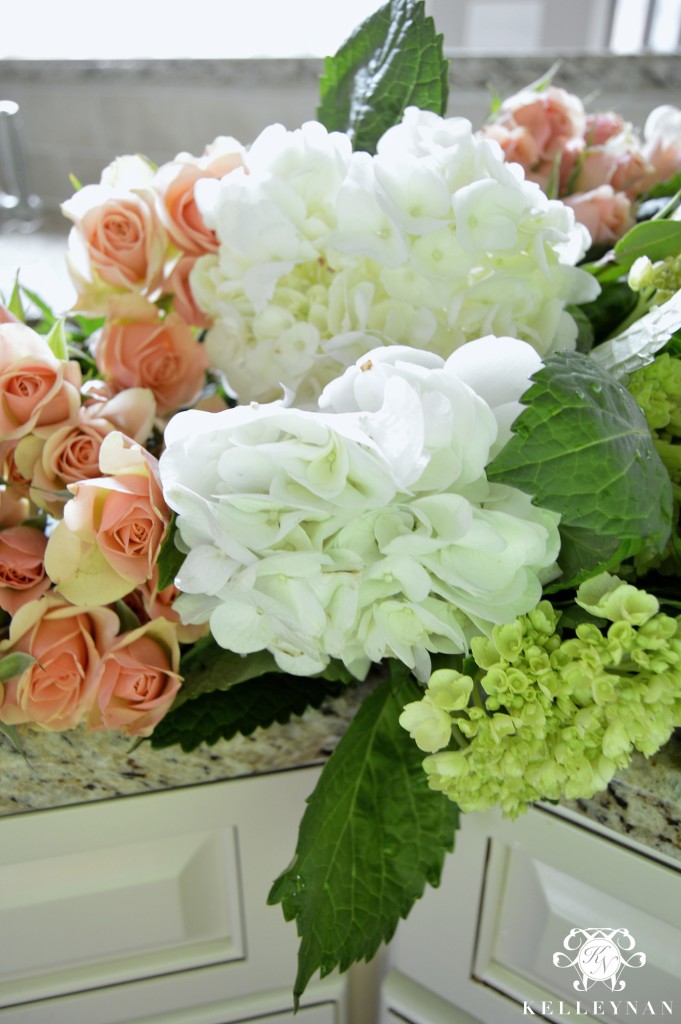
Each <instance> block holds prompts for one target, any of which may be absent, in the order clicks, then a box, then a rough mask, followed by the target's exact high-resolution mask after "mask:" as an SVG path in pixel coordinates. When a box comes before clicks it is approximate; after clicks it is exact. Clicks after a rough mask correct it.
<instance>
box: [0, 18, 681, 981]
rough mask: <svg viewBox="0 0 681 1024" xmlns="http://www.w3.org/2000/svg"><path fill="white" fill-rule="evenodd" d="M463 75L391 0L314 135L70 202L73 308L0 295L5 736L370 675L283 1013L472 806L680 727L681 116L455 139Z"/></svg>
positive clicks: (556, 102)
mask: <svg viewBox="0 0 681 1024" xmlns="http://www.w3.org/2000/svg"><path fill="white" fill-rule="evenodd" d="M388 39H389V40H390V45H388V44H387V42H386V41H387V40H388ZM446 82H447V63H446V62H445V61H444V60H443V59H442V54H441V38H440V37H439V36H437V35H436V34H435V30H434V26H433V23H432V20H431V19H430V18H427V17H425V15H424V11H423V4H422V3H420V2H417V0H391V2H390V3H388V4H387V5H386V6H385V7H384V8H382V9H381V10H380V11H378V12H377V13H376V14H375V15H373V16H372V17H371V18H370V19H369V20H368V21H367V22H365V23H364V24H363V25H362V26H361V27H360V29H359V30H357V32H356V33H355V34H354V35H353V36H352V37H351V39H350V40H349V41H348V42H347V43H346V44H345V45H344V47H342V48H341V50H340V51H339V53H338V54H337V55H336V56H335V57H334V58H331V59H329V60H328V61H327V64H326V67H325V74H324V77H323V79H322V83H321V103H320V107H319V112H318V118H319V119H318V120H317V121H315V122H309V123H307V124H305V125H303V126H302V128H300V129H298V130H295V131H287V130H285V129H284V128H283V127H282V126H272V127H270V128H268V129H266V130H265V131H264V132H263V133H262V134H261V135H260V136H259V137H258V138H257V139H256V140H255V141H254V142H253V144H252V145H251V146H249V147H244V146H242V145H240V144H239V143H237V142H236V141H235V140H233V139H231V138H227V137H222V138H219V139H217V140H215V142H213V143H212V144H211V145H210V146H209V147H208V148H207V149H206V152H205V153H204V154H203V155H202V156H200V157H194V156H191V155H190V154H186V153H184V154H180V155H179V156H178V157H176V159H175V160H173V161H171V162H169V163H168V164H165V165H164V166H162V167H160V168H155V167H153V166H152V165H151V164H150V163H149V162H148V161H147V160H145V159H144V158H142V157H139V156H136V157H121V158H119V159H117V160H116V161H114V163H113V164H112V165H110V166H109V167H108V168H106V170H105V171H104V173H103V175H102V179H101V181H100V183H99V184H96V185H85V186H84V187H80V186H78V188H77V190H76V192H75V195H74V196H73V198H72V199H70V200H69V201H68V202H67V203H65V204H64V213H65V214H66V216H67V217H68V218H69V219H70V220H71V221H72V228H71V233H70V236H69V243H68V254H67V260H68V264H69V267H70V270H71V274H72V277H73V280H74V283H75V285H76V288H77V293H78V295H77V300H76V305H75V309H74V310H72V311H70V313H69V314H68V318H67V319H66V320H63V319H58V318H56V317H55V316H54V315H53V314H52V313H51V311H50V310H48V309H46V308H45V307H44V305H42V304H41V303H40V300H39V299H38V298H37V297H36V296H33V295H31V294H30V293H26V290H25V289H24V290H23V293H25V294H26V295H27V297H28V298H29V299H30V300H32V301H33V302H34V303H36V302H37V303H38V305H39V308H40V310H41V317H40V319H39V323H38V324H37V325H35V326H36V328H37V329H33V328H31V327H29V326H27V325H26V324H25V323H24V322H22V321H23V320H24V319H25V317H24V312H23V308H22V289H21V288H20V286H18V285H17V287H16V288H15V291H14V294H13V295H12V296H11V298H10V301H9V303H8V309H6V310H4V311H3V313H2V319H3V321H4V322H3V323H2V324H0V425H1V426H0V429H1V438H0V457H1V459H2V463H3V483H2V486H1V487H0V608H2V609H3V610H4V614H5V626H4V627H3V634H2V639H0V688H1V689H2V698H1V700H0V723H1V724H2V725H1V727H2V729H3V731H4V732H6V734H7V735H8V736H9V737H10V739H12V740H13V741H14V742H15V743H16V744H18V745H19V744H20V742H21V731H20V727H24V726H27V727H35V728H41V729H48V730H69V729H74V728H81V729H85V730H86V731H87V730H101V729H117V730H122V731H123V732H125V733H127V734H128V735H130V736H134V737H137V738H138V741H142V740H143V739H148V741H149V742H150V743H151V745H152V746H154V747H163V746H167V745H171V744H173V743H180V744H181V745H182V747H183V748H184V749H186V750H190V749H193V748H194V747H195V746H197V745H198V744H200V743H201V742H204V741H206V742H214V741H215V740H216V739H217V738H218V737H220V736H226V737H229V736H231V735H233V734H234V733H235V732H236V731H238V730H239V729H240V728H243V729H246V728H247V725H248V726H250V727H251V728H252V726H253V724H260V725H264V726H266V725H268V724H270V723H271V722H273V721H274V720H275V719H277V720H280V721H281V720H282V719H283V718H284V719H285V718H286V717H287V716H289V715H291V714H292V713H298V712H299V711H300V710H301V709H302V708H304V707H305V706H307V705H311V706H319V704H320V703H321V701H322V700H323V699H324V697H325V696H326V695H327V694H329V693H335V692H338V690H339V688H342V687H344V686H350V685H353V683H356V682H357V681H360V680H364V679H365V678H367V676H369V675H370V673H375V674H376V675H377V682H376V685H375V687H373V689H372V690H371V692H370V694H369V696H368V697H367V698H366V699H365V700H364V701H363V703H362V705H361V707H360V709H359V711H358V713H357V715H356V717H355V719H354V720H353V722H352V724H351V725H350V727H349V729H348V731H347V733H346V735H345V736H344V737H343V739H342V740H341V743H340V745H339V746H338V748H337V750H336V751H335V753H334V754H333V756H332V757H331V759H330V760H329V762H328V764H327V765H326V766H325V768H324V771H323V773H322V775H321V778H320V781H319V784H318V786H317V788H316V790H315V793H314V794H313V796H312V798H311V800H310V802H309V806H308V809H307V811H306V813H305V816H304V819H303V821H302V823H301V829H300V838H299V845H298V849H297V851H296V856H295V859H294V862H293V864H292V865H291V867H290V868H288V869H287V870H286V871H284V872H283V874H282V875H281V876H280V878H279V879H278V880H277V881H276V882H275V884H274V886H273V889H272V892H271V893H270V900H271V901H272V902H278V903H281V904H282V907H283V911H284V914H285V915H286V917H287V918H295V919H296V922H297V926H298V930H299V933H300V935H301V947H300V958H299V972H298V977H297V979H296V983H295V996H296V999H298V998H299V997H300V994H301V993H302V991H303V990H304V988H305V985H306V984H307V982H308V981H309V979H310V977H311V976H312V974H313V973H314V972H315V971H316V970H317V969H320V970H321V972H322V974H326V973H328V971H330V970H331V969H333V968H334V967H336V966H340V968H341V969H345V968H346V967H348V966H349V965H350V964H351V963H352V962H354V961H356V960H359V959H362V958H369V957H371V956H372V955H373V953H374V952H375V951H376V949H377V947H378V945H379V943H380V942H381V941H384V940H387V939H389V938H390V936H391V935H392V933H393V931H394V929H395V927H396V925H397V922H398V920H399V918H400V917H401V916H405V915H406V914H407V913H408V912H409V909H410V908H411V906H412V904H413V903H414V901H415V900H416V899H418V898H419V896H420V895H421V893H422V892H423V888H424V885H425V884H426V882H430V883H432V884H437V881H438V878H439V872H440V869H441V866H442V861H443V858H444V855H445V853H446V851H447V850H449V849H451V848H452V846H453V843H454V835H455V830H456V827H457V821H458V810H459V809H461V810H463V811H474V810H477V809H482V808H486V807H489V806H492V805H499V806H500V807H501V808H502V810H503V811H504V812H505V813H506V814H509V815H516V814H519V813H520V812H521V811H522V810H523V809H524V808H525V807H526V806H527V805H528V804H529V803H531V802H533V801H536V800H542V799H546V800H553V801H556V800H560V799H561V798H562V797H568V798H570V797H576V796H590V795H592V794H593V793H595V792H597V791H598V790H600V789H602V788H603V787H605V786H606V785H607V783H608V782H609V780H610V779H611V778H612V776H613V774H614V773H615V772H616V771H618V770H620V769H622V768H623V767H625V766H626V765H627V763H628V762H629V759H630V757H631V755H632V753H633V751H635V750H638V751H641V752H642V753H643V754H645V755H649V754H651V753H653V752H654V751H655V750H657V749H659V747H660V746H661V745H662V744H664V743H666V742H667V740H668V739H669V738H670V736H671V734H672V732H673V729H674V728H675V726H677V725H679V724H681V669H680V668H679V665H681V661H680V658H681V616H680V615H679V611H680V608H681V606H680V603H679V599H678V594H677V590H676V584H677V581H678V576H679V571H680V570H679V566H680V558H681V546H680V545H681V541H680V540H679V533H678V502H679V497H680V496H681V458H680V457H679V452H680V451H681V447H680V446H679V440H680V439H681V412H680V409H681V405H680V401H679V400H680V397H681V351H680V350H679V342H678V339H677V332H678V331H679V330H680V329H681V302H680V301H679V294H680V288H681V265H680V264H679V259H680V256H679V253H680V252H681V224H679V222H678V221H677V220H675V219H674V217H675V213H676V209H677V206H678V203H679V198H680V193H677V191H676V186H677V184H678V182H677V181H676V179H675V178H674V175H675V174H678V172H679V169H680V168H681V134H680V133H678V132H676V131H675V127H674V126H675V125H676V123H677V121H678V118H679V117H681V114H679V113H678V112H673V111H671V110H670V109H669V108H665V109H664V110H663V111H662V112H660V111H658V112H656V113H653V114H652V115H651V117H650V119H649V121H648V124H647V126H646V129H645V133H644V138H645V143H644V144H639V143H638V142H637V141H635V140H636V138H637V137H636V136H635V135H634V134H633V129H630V128H629V127H627V126H625V125H624V124H623V123H622V122H621V119H618V117H617V116H616V115H614V114H612V115H611V114H607V115H595V116H593V117H590V116H587V115H586V114H584V110H583V107H582V106H581V103H580V101H579V100H578V99H577V98H576V97H570V96H568V95H567V94H565V93H563V92H561V91H559V90H557V89H556V88H555V87H553V86H552V85H551V84H550V83H549V82H544V83H539V84H538V85H537V86H535V87H532V88H531V89H530V90H528V91H527V92H525V93H523V94H521V95H520V96H517V97H514V98H512V99H511V100H508V101H506V102H504V103H501V104H500V105H499V106H498V109H497V111H496V113H495V114H494V115H493V118H492V120H491V122H490V123H489V124H488V125H487V126H485V127H484V128H483V129H482V130H481V131H479V132H474V131H473V129H472V127H471V125H470V124H469V123H468V122H467V121H465V120H463V119H461V118H456V117H454V118H447V117H445V116H444V113H445V104H446V98H447V95H446V93H447V90H446ZM632 140H633V141H632ZM627 147H628V148H627ZM665 177H671V182H667V183H666V184H665V183H660V182H661V179H663V178H665ZM653 181H655V182H657V185H656V186H655V188H653V185H652V182H653ZM76 184H77V183H76ZM603 189H606V190H609V191H608V196H609V197H610V198H613V197H614V196H616V195H620V194H621V195H622V196H624V199H620V200H618V202H619V203H620V206H621V208H622V209H624V205H623V204H624V202H625V200H626V204H627V205H626V216H625V217H622V218H620V219H619V220H618V222H617V225H616V224H615V223H614V221H613V220H612V218H609V219H608V218H606V220H605V221H604V220H599V222H598V227H597V228H596V227H594V223H593V222H592V221H590V220H588V218H586V217H585V216H584V210H585V203H581V202H577V199H578V198H579V197H580V196H581V197H583V196H584V195H586V196H587V197H588V196H589V195H590V193H592V192H594V191H595V192H596V193H598V194H599V196H601V197H603V196H604V195H605V193H604V192H603V191H602V190H603ZM620 190H621V193H620ZM653 192H654V193H655V194H654V195H653ZM611 193H612V195H611ZM651 197H652V199H656V198H657V200H658V201H657V203H656V205H655V207H654V210H653V211H652V212H651V207H650V204H649V203H648V199H649V198H651ZM660 197H661V199H660ZM634 211H638V214H639V215H640V216H643V214H644V213H645V212H646V211H647V212H648V215H649V219H648V220H642V221H641V223H638V224H635V225H633V226H630V223H631V221H632V219H633V216H634ZM580 219H581V220H582V221H584V220H586V221H587V224H588V225H589V224H590V225H591V228H592V234H591V235H589V232H588V231H587V228H586V227H585V225H584V223H580ZM616 219H617V218H616ZM606 222H607V226H605V227H604V224H606ZM625 228H628V230H624V229H625ZM599 231H600V234H599V233H598V232H599ZM608 232H609V234H608ZM615 238H617V241H615ZM613 241H615V244H614V248H612V249H608V250H607V252H605V253H604V254H601V255H599V256H598V258H596V256H595V255H594V249H593V248H590V246H591V243H592V242H596V243H602V242H608V243H609V242H613ZM379 667H380V670H381V671H380V672H379V671H377V670H378V669H379ZM245 688H247V689H248V693H249V701H248V712H244V711H243V704H242V699H241V694H242V693H243V692H244V689H245ZM254 709H255V710H254ZM254 716H255V719H257V722H255V723H254ZM330 850H333V851H335V854H334V855H333V856H332V855H331V854H330V852H329V851H330ZM358 877H361V878H362V886H359V887H358V886H356V885H355V884H354V880H355V879H356V878H358ZM329 894H331V895H329ZM337 907H343V911H342V917H341V916H340V912H339V911H337V910H336V908H337ZM377 908H378V909H377ZM349 923H351V924H352V927H349Z"/></svg>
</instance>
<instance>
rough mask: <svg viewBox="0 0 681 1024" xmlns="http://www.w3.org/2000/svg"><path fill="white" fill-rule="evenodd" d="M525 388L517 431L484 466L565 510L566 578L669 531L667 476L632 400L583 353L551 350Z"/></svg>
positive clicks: (654, 542)
mask: <svg viewBox="0 0 681 1024" xmlns="http://www.w3.org/2000/svg"><path fill="white" fill-rule="evenodd" d="M533 380H534V384H533V385H532V386H531V387H530V389H529V391H527V392H526V393H525V395H524V396H523V402H524V403H525V404H526V408H525V409H524V410H523V412H522V413H521V414H520V416H519V417H518V419H517V420H516V422H515V424H514V427H513V429H514V435H513V437H512V438H511V440H510V441H509V442H508V444H507V445H506V446H505V447H504V449H503V450H502V451H501V452H500V453H499V455H497V457H496V458H495V459H494V461H493V462H492V463H491V465H490V466H489V468H488V476H489V478H490V480H493V481H496V482H499V483H505V484H509V485H512V486H514V487H519V488H520V489H521V490H523V491H525V492H526V493H527V494H531V495H532V496H533V497H534V499H535V501H536V503H537V504H538V505H542V506H544V507H545V508H550V509H553V510H554V511H555V512H559V513H560V514H561V539H562V543H561V554H560V561H559V564H560V566H561V569H562V572H563V577H562V580H561V584H562V585H563V586H567V585H568V584H571V583H572V584H574V583H575V582H577V581H579V580H581V579H584V578H586V577H587V576H588V575H590V574H592V573H593V572H595V571H597V570H599V569H600V568H602V567H603V566H605V565H613V560H615V561H616V560H619V559H622V558H626V557H629V556H630V555H632V554H635V553H636V552H637V551H639V550H641V549H642V548H643V546H644V545H646V546H648V547H651V546H652V547H655V548H657V549H660V548H662V547H663V546H664V544H665V542H666V540H667V537H668V536H669V531H670V526H671V516H672V494H671V484H670V480H669V476H668V474H667V472H666V470H665V468H664V466H663V464H662V462H661V461H660V458H659V456H658V454H657V452H656V450H655V445H654V442H653V439H652V437H651V434H650V431H649V429H648V426H647V424H646V421H645V417H644V416H643V413H642V412H641V410H640V409H639V407H638V405H637V404H636V402H635V401H634V399H633V398H632V397H631V395H630V394H629V393H628V392H627V390H626V388H624V387H623V386H622V385H621V384H619V383H618V382H617V381H616V380H614V378H613V377H612V376H611V375H610V374H609V373H607V372H606V371H604V370H602V369H600V367H599V366H598V365H597V364H596V363H595V362H594V361H593V360H592V359H590V358H587V357H586V356H583V355H580V354H579V353H560V354H558V355H555V356H552V357H550V358H549V359H548V360H547V361H546V364H545V365H544V367H543V368H542V369H541V370H539V371H538V373H536V374H535V375H534V377H533Z"/></svg>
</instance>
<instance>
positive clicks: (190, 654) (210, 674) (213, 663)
mask: <svg viewBox="0 0 681 1024" xmlns="http://www.w3.org/2000/svg"><path fill="white" fill-rule="evenodd" d="M180 671H181V673H182V675H183V676H184V683H183V684H182V688H181V690H180V691H179V693H178V695H177V697H176V698H175V703H174V705H173V710H175V709H176V708H178V707H180V706H181V705H182V704H184V703H186V701H188V700H195V699H196V698H197V697H200V696H201V695H202V694H204V693H211V692H212V691H213V690H229V689H231V688H232V686H236V685H237V684H238V683H245V682H248V681H249V680H251V679H256V678H257V677H258V676H262V675H266V674H267V673H269V672H274V673H276V672H278V671H279V670H278V668H277V663H276V662H275V660H274V658H273V657H272V655H271V654H270V653H269V652H268V651H256V652H255V653H254V654H235V653H234V651H226V650H225V649H224V648H223V647H220V646H219V645H218V644H216V643H215V641H214V640H213V638H212V637H205V638H204V639H202V640H198V641H197V642H196V643H195V644H193V645H192V646H191V647H190V648H189V650H188V651H187V652H186V653H185V654H184V655H183V657H182V661H181V664H180Z"/></svg>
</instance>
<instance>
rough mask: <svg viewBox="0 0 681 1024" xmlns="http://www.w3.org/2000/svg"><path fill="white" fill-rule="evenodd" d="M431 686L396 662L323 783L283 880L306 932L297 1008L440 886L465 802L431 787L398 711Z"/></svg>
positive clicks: (276, 897) (288, 903) (288, 904)
mask: <svg viewBox="0 0 681 1024" xmlns="http://www.w3.org/2000/svg"><path fill="white" fill-rule="evenodd" d="M420 695H421V690H420V689H419V687H418V686H417V685H416V683H415V682H414V680H413V679H412V678H411V676H410V675H409V673H408V672H407V670H406V669H405V668H404V667H403V666H401V665H397V663H394V665H393V671H392V675H391V678H390V679H388V680H386V682H384V683H383V684H382V685H381V686H380V687H379V688H378V689H377V690H375V691H374V693H373V694H371V696H370V697H368V698H367V699H366V700H365V701H364V703H363V704H362V706H361V708H360V710H359V711H358V713H357V716H356V717H355V719H354V721H353V722H352V723H351V725H350V727H349V729H348V730H347V732H346V733H345V735H344V736H343V738H342V740H341V742H340V744H339V745H338V747H337V749H336V750H335V752H334V753H333V755H332V756H331V758H330V760H329V762H328V763H327V765H326V766H325V768H324V771H323V773H322V775H321V778H320V779H319V782H318V783H317V786H316V788H315V791H314V793H313V794H312V796H311V797H310V799H309V801H308V806H307V809H306V811H305V815H304V817H303V820H302V823H301V826H300V833H299V837H298V846H297V849H296V856H295V859H294V861H293V863H292V865H291V866H290V867H289V868H288V869H287V870H286V871H284V872H283V874H281V875H280V876H279V878H278V879H277V881H276V882H275V883H274V885H273V887H272V891H271V893H270V896H269V902H270V903H281V905H282V909H283V912H284V916H285V918H286V920H288V921H290V920H293V919H294V918H295V920H296V925H297V929H298V934H299V935H300V936H301V943H300V949H299V954H298V974H297V978H296V982H295V987H294V996H295V1001H296V1006H297V1005H298V1001H299V999H300V996H301V995H302V993H303V991H304V990H305V986H306V985H307V983H308V981H309V980H310V978H311V977H312V975H313V974H314V972H315V971H316V970H318V969H319V970H320V971H321V975H322V977H324V976H325V975H326V974H328V973H329V972H330V971H332V970H333V969H334V967H336V966H338V967H339V968H340V970H341V971H343V970H346V969H347V968H348V967H349V966H350V965H351V964H352V963H355V962H357V961H359V960H362V959H364V960H369V959H370V958H371V957H372V956H373V955H374V954H375V952H376V950H377V949H378V947H379V945H380V944H381V942H387V941H389V939H390V938H391V936H392V935H393V933H394V931H395V928H396V927H397V924H398V922H399V920H400V918H401V917H406V915H407V914H408V913H409V911H410V909H411V907H412V906H413V904H414V902H415V901H416V900H418V899H419V898H420V897H421V896H422V894H423V890H424V888H425V885H426V883H427V882H428V883H430V885H437V884H438V883H439V879H440V873H441V870H442V863H443V860H444V855H445V851H446V850H451V849H452V848H453V845H454V833H455V830H456V828H457V825H458V810H457V808H456V806H455V805H454V804H451V803H448V801H446V800H443V799H442V798H441V797H439V796H438V795H437V794H434V793H432V792H431V791H430V790H429V789H428V786H427V783H426V778H425V776H424V774H423V772H422V770H421V755H420V753H419V751H418V749H417V748H416V747H415V745H414V744H413V743H412V742H411V740H410V739H409V737H408V735H407V734H406V733H405V732H404V730H403V729H402V728H401V727H400V725H399V723H398V719H399V716H400V713H401V711H402V708H403V706H404V705H405V704H406V703H407V702H408V701H411V700H417V699H418V698H419V697H420Z"/></svg>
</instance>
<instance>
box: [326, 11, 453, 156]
mask: <svg viewBox="0 0 681 1024" xmlns="http://www.w3.org/2000/svg"><path fill="white" fill-rule="evenodd" d="M448 89H449V62H448V61H446V60H445V59H444V57H443V54H442V36H441V35H437V33H436V32H435V25H434V23H433V19H432V18H430V17H426V15H425V7H424V3H423V0H390V2H389V3H387V4H385V6H383V7H381V8H379V10H378V11H376V12H375V13H374V14H372V15H371V16H370V17H369V18H367V19H366V20H365V21H363V22H362V24H361V25H360V26H359V27H358V28H357V29H355V31H354V32H353V33H352V35H351V36H350V38H349V39H347V40H346V42H345V43H344V44H343V45H342V46H341V48H340V49H339V50H338V52H337V54H336V55H335V56H334V57H327V58H326V60H325V62H324V73H323V75H322V77H321V80H320V103H319V107H318V109H317V116H318V118H319V120H320V121H321V122H322V124H323V125H325V126H326V128H327V129H328V130H329V131H340V132H347V134H348V135H349V137H350V139H351V140H352V144H353V148H354V149H360V150H366V152H368V153H374V152H375V151H376V143H377V142H378V140H379V139H380V137H381V135H383V134H384V132H386V131H387V130H388V128H391V127H392V126H393V125H395V124H397V123H398V122H399V121H400V120H401V119H402V114H403V113H404V111H405V109H406V108H407V107H409V106H416V107H420V108H421V109H422V110H432V111H434V112H435V113H437V114H443V113H444V112H445V110H446V107H447V94H448Z"/></svg>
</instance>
